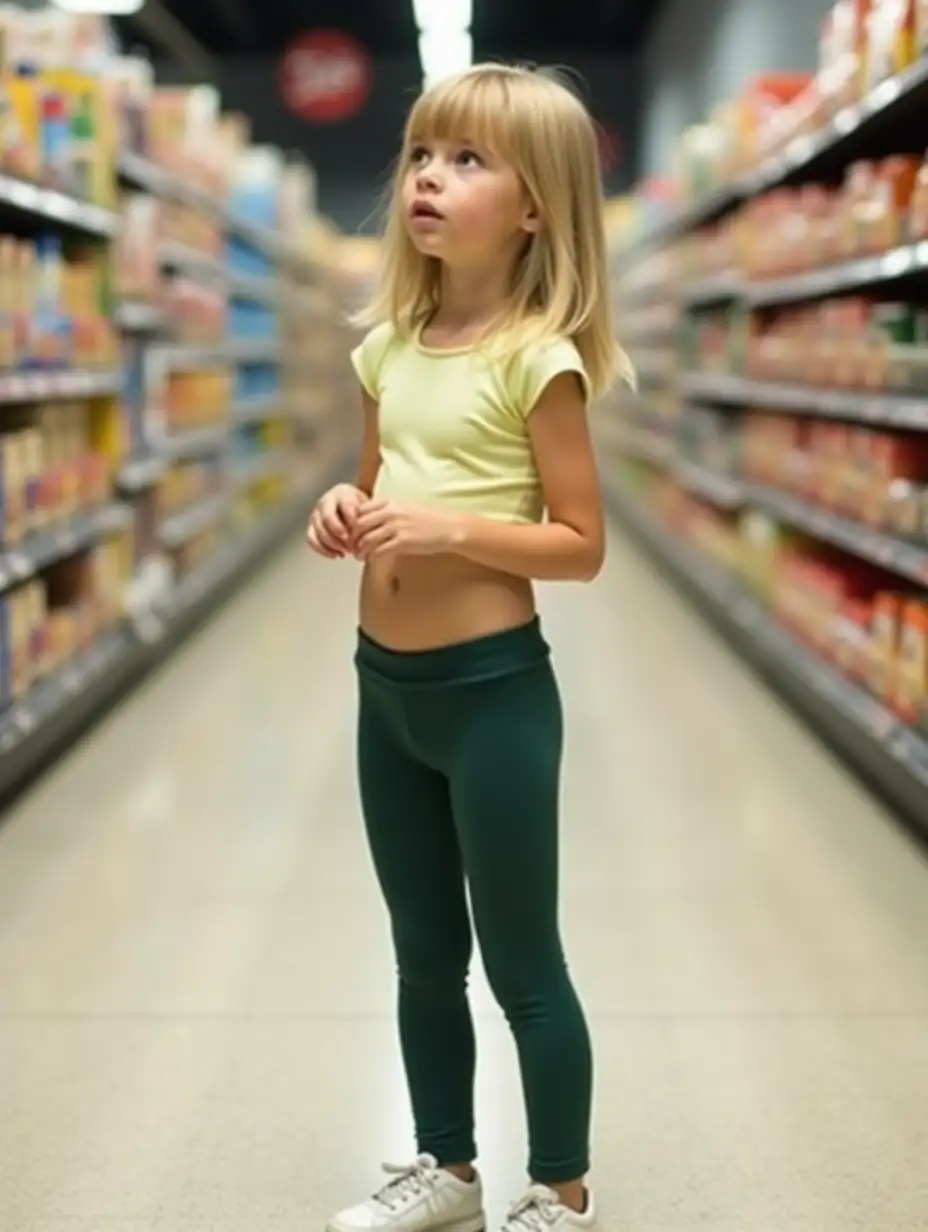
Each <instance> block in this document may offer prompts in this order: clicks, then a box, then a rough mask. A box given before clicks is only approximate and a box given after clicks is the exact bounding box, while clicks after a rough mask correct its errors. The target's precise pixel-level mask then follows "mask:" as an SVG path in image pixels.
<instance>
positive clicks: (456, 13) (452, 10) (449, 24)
mask: <svg viewBox="0 0 928 1232" xmlns="http://www.w3.org/2000/svg"><path fill="white" fill-rule="evenodd" d="M412 10H413V15H414V16H415V19H416V26H417V27H418V28H419V29H420V30H429V31H431V30H436V31H438V30H440V31H442V33H446V34H450V33H457V32H458V31H465V30H469V29H470V27H471V22H472V21H473V19H474V6H473V2H472V0H412Z"/></svg>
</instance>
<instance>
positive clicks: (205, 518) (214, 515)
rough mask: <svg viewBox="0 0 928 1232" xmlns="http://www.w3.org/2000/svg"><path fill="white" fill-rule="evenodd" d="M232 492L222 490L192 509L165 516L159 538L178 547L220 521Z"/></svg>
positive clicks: (168, 546) (171, 545) (173, 546)
mask: <svg viewBox="0 0 928 1232" xmlns="http://www.w3.org/2000/svg"><path fill="white" fill-rule="evenodd" d="M230 500H231V493H229V492H220V493H218V494H217V495H216V496H210V497H209V498H208V499H206V500H203V501H199V502H198V503H197V504H196V505H193V506H192V507H191V508H190V509H184V510H183V511H182V512H181V513H175V514H172V515H171V517H168V518H165V519H164V521H163V522H162V523H161V527H160V529H159V538H160V540H161V542H162V543H163V544H164V545H165V547H167V548H178V547H180V546H181V545H182V544H184V543H187V542H189V540H191V539H193V538H194V537H195V536H196V535H201V534H202V533H203V532H204V531H205V530H208V529H209V528H210V527H211V526H214V525H215V524H216V523H217V522H219V521H220V520H221V519H222V518H223V517H224V516H225V514H226V513H227V512H228V509H229V502H230Z"/></svg>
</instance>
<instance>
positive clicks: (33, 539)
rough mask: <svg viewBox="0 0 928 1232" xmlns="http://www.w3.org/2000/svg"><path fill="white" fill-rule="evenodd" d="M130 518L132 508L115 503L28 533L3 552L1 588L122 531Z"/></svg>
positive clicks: (1, 552) (0, 552)
mask: <svg viewBox="0 0 928 1232" xmlns="http://www.w3.org/2000/svg"><path fill="white" fill-rule="evenodd" d="M131 518H132V510H131V509H130V508H129V507H128V506H127V505H121V504H118V503H114V504H108V505H104V506H102V507H101V508H99V509H95V510H93V511H91V512H89V513H79V514H75V515H74V517H73V518H69V519H68V520H67V521H66V522H61V523H58V524H56V525H54V526H50V527H47V528H46V529H44V530H40V531H35V532H33V533H32V534H30V535H27V536H26V537H25V538H24V539H23V540H22V541H21V542H20V543H18V544H16V545H15V547H9V548H6V549H5V550H3V551H0V591H5V590H6V589H7V588H8V587H9V586H11V585H15V584H17V583H19V582H25V581H28V579H29V578H32V577H35V575H36V574H37V573H41V572H42V570H43V569H47V568H48V567H49V565H53V564H55V562H56V561H59V560H65V559H66V558H67V557H68V556H73V555H74V554H75V552H80V551H82V550H83V549H85V548H89V547H91V546H92V545H93V544H95V543H99V542H100V540H101V539H104V538H105V537H106V536H107V535H110V534H112V533H113V532H114V531H118V530H122V529H123V528H124V527H125V526H127V525H128V523H129V522H130V520H131Z"/></svg>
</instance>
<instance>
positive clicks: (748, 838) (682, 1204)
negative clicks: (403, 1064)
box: [0, 537, 928, 1232]
mask: <svg viewBox="0 0 928 1232" xmlns="http://www.w3.org/2000/svg"><path fill="white" fill-rule="evenodd" d="M354 586H355V576H354V573H353V570H352V567H350V566H331V565H325V564H323V563H321V562H316V561H314V560H313V559H312V558H310V557H309V556H308V555H307V554H305V553H304V552H303V551H301V550H298V549H296V548H295V549H294V551H293V552H292V553H290V554H288V555H286V556H285V557H284V558H282V559H281V560H280V561H279V562H278V563H277V564H275V565H274V566H272V568H271V570H270V572H269V573H267V574H266V575H265V576H264V577H263V578H262V579H260V581H259V582H258V583H257V584H256V585H255V586H254V587H253V589H252V590H251V591H250V593H248V594H247V595H246V596H244V597H242V598H241V599H240V600H238V601H237V602H236V603H235V604H233V605H232V606H231V607H230V608H229V609H228V610H227V612H226V613H225V614H224V615H223V616H222V617H221V618H220V619H218V620H217V621H216V622H215V623H214V624H213V625H211V626H210V627H209V629H208V630H207V631H206V633H205V634H204V635H203V636H202V637H201V638H200V639H199V640H198V641H197V642H196V643H194V644H193V645H191V646H190V647H189V648H188V649H187V650H186V651H185V652H184V653H183V654H182V655H181V656H179V657H178V658H177V659H175V660H174V661H173V662H172V663H171V664H170V665H169V666H168V667H167V668H166V669H165V670H164V671H163V673H161V674H160V675H159V676H158V677H157V678H156V679H155V680H154V681H153V682H152V683H151V684H150V685H149V686H148V687H146V688H145V689H144V690H143V691H142V692H140V693H138V694H136V695H135V696H134V697H133V698H131V699H130V700H129V702H128V703H127V704H126V705H125V706H124V707H123V708H122V709H121V710H120V711H119V712H118V713H117V714H116V715H114V716H113V717H112V718H111V719H110V720H109V721H108V722H107V723H106V724H105V725H104V726H103V728H102V729H100V730H99V731H98V732H97V733H95V734H94V736H93V737H92V738H91V739H90V740H89V741H88V742H87V743H86V745H85V746H84V747H83V748H81V749H80V750H79V751H78V752H77V753H75V754H74V755H73V756H72V757H70V758H69V759H68V760H67V761H66V762H65V763H64V764H62V765H61V767H60V768H59V769H58V770H57V772H55V773H54V774H51V775H50V776H48V777H47V778H46V779H44V780H43V781H42V782H41V783H40V784H39V785H38V786H37V788H36V789H35V790H34V791H33V792H32V793H31V794H30V795H29V797H28V798H27V799H26V800H24V802H23V803H22V804H21V805H20V806H19V807H18V808H17V810H16V811H15V813H14V814H13V815H11V816H10V817H9V819H8V820H7V821H6V822H5V824H4V825H3V827H2V828H0V1229H2V1232H307V1230H308V1232H311V1230H312V1229H319V1228H320V1226H321V1224H322V1222H323V1219H324V1217H325V1215H326V1214H327V1213H328V1212H329V1211H330V1210H331V1209H332V1208H333V1207H335V1206H338V1205H340V1204H342V1203H344V1202H346V1201H348V1200H351V1199H354V1198H356V1197H358V1196H361V1195H363V1194H364V1193H365V1192H367V1191H368V1190H369V1188H370V1187H371V1186H372V1185H373V1184H374V1183H375V1182H376V1181H377V1176H378V1168H379V1163H380V1161H381V1159H382V1158H383V1157H384V1156H386V1157H388V1158H393V1157H399V1158H400V1159H403V1158H405V1157H407V1156H408V1155H409V1153H410V1151H411V1143H410V1140H409V1123H408V1116H407V1112H406V1106H405V1100H404V1094H403V1087H402V1081H401V1076H400V1072H399V1068H398V1062H397V1055H396V1048H395V1043H394V1028H393V1024H392V1021H391V1017H390V1015H391V1008H392V1004H393V989H392V979H393V967H392V962H391V956H390V953H389V950H388V947H387V938H386V933H385V928H384V918H383V912H382V909H381V906H380V903H379V901H378V899H377V896H376V891H375V888H374V885H373V881H372V877H371V875H370V872H369V869H368V863H367V858H366V854H365V851H364V847H363V843H362V838H361V832H360V827H359V823H358V816H357V807H356V803H355V795H354V789H353V784H352V760H351V759H352V721H353V715H352V708H353V700H354V693H353V680H352V674H351V664H350V658H351V650H352V640H353V623H354V620H353V604H354ZM543 610H544V615H545V619H546V626H547V631H548V634H549V636H550V638H551V640H552V641H553V643H554V646H555V650H556V654H557V661H558V664H559V668H560V673H561V678H562V685H563V689H564V692H565V695H566V701H567V706H568V712H569V715H568V717H569V742H568V766H567V783H566V799H565V855H564V859H565V876H564V907H565V923H566V928H567V936H568V946H569V951H570V955H571V960H572V965H573V967H574V969H575V973H576V975H577V978H578V981H579V984H580V987H581V989H582V992H583V994H584V996H585V1000H586V1002H587V1006H588V1009H589V1012H590V1015H591V1020H592V1026H593V1031H594V1035H595V1041H596V1045H597V1055H598V1089H597V1108H596V1155H597V1164H598V1170H597V1184H598V1189H599V1195H600V1203H601V1206H602V1207H603V1210H604V1218H603V1229H604V1232H605V1229H608V1230H609V1232H612V1230H613V1229H616V1230H621V1229H629V1230H630V1232H684V1230H687V1229H696V1228H700V1229H703V1228H706V1229H711V1230H712V1232H850V1229H855V1228H860V1229H865V1230H866V1232H876V1230H877V1229H880V1230H882V1229H886V1232H915V1230H916V1229H920V1230H922V1232H924V1229H925V1228H926V1227H928V1162H926V1161H928V861H926V859H925V858H924V856H923V855H922V854H921V852H920V851H919V850H918V849H917V848H916V846H915V844H914V843H913V842H912V841H911V840H910V839H909V838H908V837H906V835H905V834H904V833H903V832H902V831H901V829H900V828H899V827H897V825H896V824H895V823H894V822H893V820H892V819H890V818H889V817H887V816H886V815H884V814H883V813H882V812H881V811H880V809H879V808H878V807H877V806H876V805H874V803H873V802H872V801H871V800H870V799H869V798H868V797H867V796H866V795H865V794H864V793H863V792H862V790H861V789H860V788H859V787H858V786H857V785H856V784H855V783H854V782H853V781H852V780H851V779H850V778H848V777H847V776H846V775H845V774H844V773H843V772H842V770H841V769H840V767H838V766H837V765H836V764H834V763H833V762H832V761H831V760H830V759H829V758H828V757H827V756H826V755H825V754H824V753H823V752H822V751H821V750H820V748H819V747H818V746H816V745H815V744H814V743H813V742H812V740H811V739H810V738H809V737H808V736H807V735H806V734H805V732H804V730H803V729H802V727H801V726H799V725H798V724H797V722H796V721H795V720H794V719H793V718H792V717H791V715H790V714H789V713H788V712H786V711H784V710H782V709H781V708H780V707H779V706H778V705H777V703H775V702H774V701H773V700H772V699H771V697H770V696H769V694H768V693H767V692H765V690H764V689H763V688H762V687H761V686H760V685H758V684H757V683H755V682H754V680H753V678H752V677H751V676H750V675H749V674H748V673H747V671H746V670H745V669H742V668H741V666H740V665H738V664H737V662H735V661H734V660H732V659H731V658H730V657H729V656H728V654H727V652H726V651H725V650H724V648H722V647H721V646H720V645H719V644H718V643H717V642H716V641H715V640H714V639H713V637H712V636H711V635H710V634H709V633H708V632H707V630H706V629H705V628H704V626H703V625H702V624H701V623H700V622H699V620H698V619H697V618H696V617H694V616H693V615H692V614H691V613H690V612H688V611H687V610H686V608H685V607H684V606H683V605H682V603H681V602H680V601H679V600H678V599H677V598H676V597H675V596H674V595H673V594H672V593H671V592H670V591H669V590H668V589H667V588H666V587H665V585H664V584H663V583H662V582H661V581H660V580H659V579H658V578H657V577H656V576H655V575H654V573H653V572H652V571H651V569H650V567H649V566H648V565H646V564H645V563H644V562H643V561H642V560H641V559H640V558H639V557H638V556H636V555H635V553H634V552H633V550H632V549H631V548H629V547H628V546H627V545H626V544H625V543H624V542H623V541H622V540H621V538H619V537H616V539H615V541H614V543H613V546H612V553H611V558H610V563H609V566H608V569H607V571H606V573H605V575H604V576H603V578H602V579H601V580H600V581H599V582H598V583H597V584H596V585H595V586H594V587H591V588H574V587H565V588H562V589H557V588H549V589H547V590H546V591H545V592H544V594H543ZM475 995H476V998H477V1002H478V1023H479V1032H480V1042H481V1045H482V1050H481V1068H480V1079H479V1080H480V1109H481V1114H482V1131H483V1136H482V1148H483V1150H482V1164H483V1169H484V1172H485V1174H486V1177H487V1181H488V1183H489V1187H490V1196H491V1201H492V1209H493V1215H494V1217H495V1218H498V1217H499V1215H500V1213H501V1210H502V1206H503V1204H504V1203H505V1201H506V1200H507V1199H508V1198H510V1197H511V1196H513V1194H514V1193H515V1192H516V1191H517V1190H518V1189H519V1188H520V1187H521V1185H522V1179H523V1178H522V1168H523V1159H524V1154H525V1142H524V1130H523V1125H522V1116H521V1111H520V1106H519V1099H518V1089H517V1085H516V1075H515V1068H514V1060H513V1055H512V1049H511V1046H510V1043H509V1040H508V1036H507V1034H506V1031H505V1028H504V1026H503V1025H502V1024H501V1021H500V1016H499V1014H498V1013H497V1011H496V1009H495V1007H494V1006H493V1004H492V1001H491V999H490V997H489V994H488V992H487V991H486V988H485V987H484V985H483V984H482V982H480V981H478V983H477V988H476V993H475ZM500 1100H501V1104H500ZM500 1106H501V1108H502V1111H499V1110H497V1109H498V1108H499V1107H500Z"/></svg>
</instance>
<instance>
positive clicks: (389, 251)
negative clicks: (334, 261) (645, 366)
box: [356, 64, 635, 398]
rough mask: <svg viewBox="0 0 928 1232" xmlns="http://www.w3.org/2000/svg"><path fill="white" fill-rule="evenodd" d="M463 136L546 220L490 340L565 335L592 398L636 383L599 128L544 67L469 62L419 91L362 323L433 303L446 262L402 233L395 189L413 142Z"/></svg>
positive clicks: (415, 313)
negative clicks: (505, 172) (612, 288)
mask: <svg viewBox="0 0 928 1232" xmlns="http://www.w3.org/2000/svg"><path fill="white" fill-rule="evenodd" d="M464 138H468V139H470V140H474V141H477V142H479V143H481V144H485V145H487V146H488V147H489V148H490V149H492V150H494V151H495V152H496V153H497V154H498V155H499V157H501V158H502V159H504V160H505V161H506V162H507V163H508V164H509V165H510V166H511V167H512V168H513V169H514V170H515V172H516V174H517V175H518V176H519V179H520V180H521V182H522V185H523V187H524V189H525V191H526V193H527V194H528V196H529V198H530V200H531V202H532V204H533V206H534V208H535V209H536V210H537V211H538V216H539V218H540V220H541V227H540V229H539V230H538V232H537V233H534V234H532V235H531V236H526V244H525V247H524V249H523V251H522V253H521V255H520V257H519V258H518V260H517V261H516V264H515V268H514V269H513V271H512V284H511V294H510V296H509V299H508V301H507V304H506V306H505V311H504V315H503V317H502V319H501V321H500V322H499V323H498V324H497V325H496V326H495V327H494V329H493V333H492V335H491V336H490V337H489V338H488V339H486V340H485V345H486V346H487V347H488V349H490V350H492V352H494V353H495V354H497V355H499V356H500V357H501V358H511V357H513V356H514V355H515V354H516V353H517V352H518V351H519V350H520V349H521V348H522V347H524V346H525V345H527V344H532V343H536V342H537V343H544V342H545V341H548V340H553V339H555V338H564V337H567V338H570V339H571V340H572V341H573V342H574V344H575V346H576V347H577V350H578V351H579V353H580V356H581V358H582V360H583V363H584V367H585V368H586V373H587V377H588V380H589V388H590V394H591V397H593V398H596V397H598V396H600V395H601V394H603V393H605V392H606V391H607V390H608V389H609V388H610V387H611V386H612V385H613V384H614V383H615V382H616V380H617V379H619V378H621V379H623V380H625V381H627V382H628V383H629V384H630V385H634V383H635V374H634V370H633V368H632V365H631V362H630V361H629V359H628V356H627V355H626V354H625V352H624V350H623V349H622V348H621V347H620V346H619V344H618V342H617V340H616V338H615V332H614V329H613V323H612V309H611V303H610V295H609V285H608V271H607V255H606V254H607V248H606V235H605V226H604V219H603V204H604V203H603V193H602V185H601V182H600V174H599V155H598V147H597V141H596V132H595V128H594V125H593V121H592V119H591V117H590V115H589V112H588V111H587V109H586V108H585V107H584V106H583V104H582V102H581V101H580V100H579V99H578V98H577V97H576V96H575V95H574V94H573V92H572V91H571V90H570V89H569V88H568V87H567V86H566V85H565V84H564V83H563V82H562V81H561V79H560V78H559V76H558V75H557V74H556V73H554V72H552V71H551V70H547V69H532V68H523V67H515V66H509V65H501V64H482V65H476V66H475V67H473V68H471V69H468V70H467V71H466V72H463V73H460V74H458V75H457V76H454V77H450V78H448V79H446V80H444V81H441V82H439V83H438V84H437V85H435V86H433V87H432V88H431V89H429V90H427V91H426V92H425V93H423V94H422V95H420V97H419V98H418V99H417V101H416V103H415V104H414V106H413V108H412V110H411V112H410V114H409V118H408V120H407V122H406V129H405V132H404V136H403V146H402V151H401V154H400V158H399V162H398V165H397V169H396V173H395V175H394V178H393V182H392V184H391V187H390V194H389V198H388V201H389V204H388V210H387V221H386V227H385V231H384V238H383V254H382V263H381V274H380V279H379V283H378V285H377V287H376V290H375V292H374V295H373V297H372V299H371V302H370V303H369V305H368V306H367V307H366V308H365V309H364V310H363V311H362V312H361V313H359V314H358V316H357V318H356V320H357V321H358V323H359V324H365V325H371V324H374V323H379V322H384V321H389V322H391V323H392V325H393V326H394V328H396V330H397V331H398V332H399V333H401V334H408V333H411V332H413V331H415V330H416V329H418V328H419V327H420V326H421V325H422V324H423V323H424V322H425V321H427V320H428V319H429V317H430V316H431V315H432V314H433V313H434V312H435V310H436V309H437V308H438V307H439V295H440V288H441V264H440V262H439V260H438V259H436V258H434V257H429V256H425V255H424V254H422V253H420V252H419V251H418V249H417V248H416V246H415V245H414V244H413V242H412V239H411V238H410V236H409V233H408V231H407V229H406V226H405V222H404V219H403V211H402V185H403V179H404V176H405V174H406V171H407V169H408V167H409V165H410V157H411V153H412V151H413V150H414V149H415V147H416V146H417V145H418V144H419V143H420V142H422V141H426V142H428V141H435V140H439V141H441V140H456V139H457V140H461V139H464Z"/></svg>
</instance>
